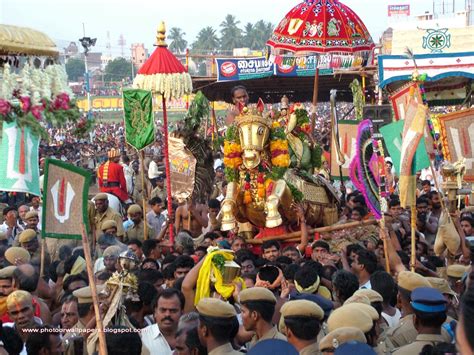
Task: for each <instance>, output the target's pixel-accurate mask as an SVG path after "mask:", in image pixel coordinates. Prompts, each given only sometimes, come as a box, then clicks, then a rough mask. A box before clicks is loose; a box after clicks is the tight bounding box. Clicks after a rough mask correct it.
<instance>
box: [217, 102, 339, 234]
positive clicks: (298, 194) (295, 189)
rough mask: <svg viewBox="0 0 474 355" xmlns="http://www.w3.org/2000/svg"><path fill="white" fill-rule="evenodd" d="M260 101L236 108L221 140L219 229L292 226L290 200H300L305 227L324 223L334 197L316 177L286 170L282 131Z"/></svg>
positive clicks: (293, 217)
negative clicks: (222, 175) (224, 181)
mask: <svg viewBox="0 0 474 355" xmlns="http://www.w3.org/2000/svg"><path fill="white" fill-rule="evenodd" d="M263 108H264V105H263V102H262V101H261V100H259V104H257V107H256V108H249V107H240V108H239V110H240V114H239V115H238V116H236V118H235V121H234V124H233V125H232V126H230V127H229V128H228V129H227V133H226V139H225V141H224V165H225V173H226V178H227V181H228V185H227V193H226V196H225V198H224V200H223V202H222V205H221V214H222V217H223V218H222V230H223V231H227V230H232V229H234V228H235V227H236V225H237V222H239V223H246V222H250V223H251V224H252V225H254V226H256V227H260V228H263V227H266V228H275V227H278V226H280V225H281V224H282V223H283V221H285V222H286V223H289V224H292V223H293V222H297V218H296V213H295V210H294V209H293V208H292V205H293V203H294V202H304V205H305V209H306V212H305V217H306V222H307V224H308V225H313V226H316V225H328V224H331V223H334V222H335V220H334V219H335V218H336V219H337V208H336V203H337V202H338V199H337V194H336V192H335V191H334V189H333V188H332V186H330V184H329V183H328V182H327V181H325V180H324V179H323V178H322V177H320V176H317V177H314V176H312V175H310V174H308V173H306V172H304V171H302V170H299V169H294V168H290V164H291V163H292V159H290V150H291V148H290V144H289V142H288V139H287V138H288V137H287V136H288V129H287V127H283V126H282V125H281V123H279V122H278V120H273V119H272V118H271V115H270V114H269V113H266V114H264V112H263Z"/></svg>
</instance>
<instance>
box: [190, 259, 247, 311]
mask: <svg viewBox="0 0 474 355" xmlns="http://www.w3.org/2000/svg"><path fill="white" fill-rule="evenodd" d="M216 255H222V256H224V258H225V260H229V261H230V260H234V255H233V254H232V253H230V252H228V251H223V250H217V251H214V252H212V253H210V254H208V255H207V256H206V259H205V260H204V262H203V263H202V266H201V269H200V270H199V276H198V280H197V284H196V295H195V297H194V304H195V305H196V304H197V303H198V302H199V300H200V299H201V298H206V297H210V295H211V275H213V276H214V278H215V280H216V281H215V282H214V288H215V289H216V291H217V292H218V293H219V294H220V295H221V296H222V297H224V299H226V300H227V299H229V298H230V297H231V296H232V293H233V292H234V288H235V286H234V285H224V284H223V278H222V274H221V272H220V270H219V269H218V268H217V267H216V266H215V265H214V263H213V262H212V258H213V257H214V256H216ZM234 281H236V282H240V283H241V285H242V289H244V288H245V283H244V281H243V280H242V278H240V277H236V278H235V279H234Z"/></svg>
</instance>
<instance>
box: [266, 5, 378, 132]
mask: <svg viewBox="0 0 474 355" xmlns="http://www.w3.org/2000/svg"><path fill="white" fill-rule="evenodd" d="M267 45H269V46H270V47H271V48H272V52H273V54H275V55H277V56H278V55H280V54H284V53H285V52H292V53H294V54H295V55H297V54H301V55H306V54H324V53H348V54H349V53H357V52H359V53H363V52H365V53H368V52H369V51H371V50H372V49H373V48H374V42H373V41H372V37H371V36H370V34H369V31H367V28H366V27H365V25H364V23H363V22H362V20H361V19H360V18H359V16H357V14H356V13H355V12H354V11H352V10H351V9H350V8H349V7H347V6H346V5H344V4H342V3H340V2H339V1H338V0H305V1H303V2H302V3H300V4H298V5H296V6H295V7H294V8H293V9H291V10H290V12H288V14H286V16H285V17H284V18H283V19H282V20H281V21H280V23H279V24H278V25H277V27H276V28H275V30H274V31H273V34H272V35H271V37H270V39H269V40H268V41H267ZM315 65H316V63H315ZM318 75H319V74H318V68H317V66H316V71H315V78H314V90H313V114H312V118H311V127H312V129H313V130H314V125H315V119H316V116H315V112H316V110H315V107H316V105H317V101H318Z"/></svg>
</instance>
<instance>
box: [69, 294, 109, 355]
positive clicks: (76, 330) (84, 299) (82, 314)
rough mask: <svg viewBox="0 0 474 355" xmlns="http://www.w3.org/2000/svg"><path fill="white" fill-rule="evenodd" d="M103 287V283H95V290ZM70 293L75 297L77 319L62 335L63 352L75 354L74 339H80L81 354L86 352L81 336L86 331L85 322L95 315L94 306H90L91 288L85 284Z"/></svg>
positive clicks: (70, 354)
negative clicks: (81, 345)
mask: <svg viewBox="0 0 474 355" xmlns="http://www.w3.org/2000/svg"><path fill="white" fill-rule="evenodd" d="M104 288H105V286H104V285H97V292H98V293H100V292H101V291H102V290H103V289H104ZM72 294H73V296H74V297H76V298H77V308H78V312H79V320H78V321H77V323H76V324H74V326H73V327H72V328H71V329H70V331H69V332H67V333H66V334H65V335H64V337H63V341H64V344H65V352H64V353H65V354H66V355H74V354H76V353H77V352H76V351H75V349H74V343H75V339H82V341H83V354H87V349H86V348H87V347H86V343H85V341H84V339H85V338H84V337H83V336H84V334H85V333H86V332H87V323H89V322H90V321H91V319H93V318H94V317H95V314H94V308H93V307H92V290H91V288H90V286H86V287H82V288H79V289H77V290H75V291H74V292H73V293H72Z"/></svg>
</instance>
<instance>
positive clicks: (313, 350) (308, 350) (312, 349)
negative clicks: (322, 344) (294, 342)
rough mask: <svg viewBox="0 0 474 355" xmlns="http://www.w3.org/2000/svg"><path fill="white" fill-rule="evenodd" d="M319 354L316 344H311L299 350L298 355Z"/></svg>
mask: <svg viewBox="0 0 474 355" xmlns="http://www.w3.org/2000/svg"><path fill="white" fill-rule="evenodd" d="M314 354H319V345H318V343H313V344H311V345H308V346H307V347H305V348H303V349H301V351H300V355H314Z"/></svg>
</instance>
